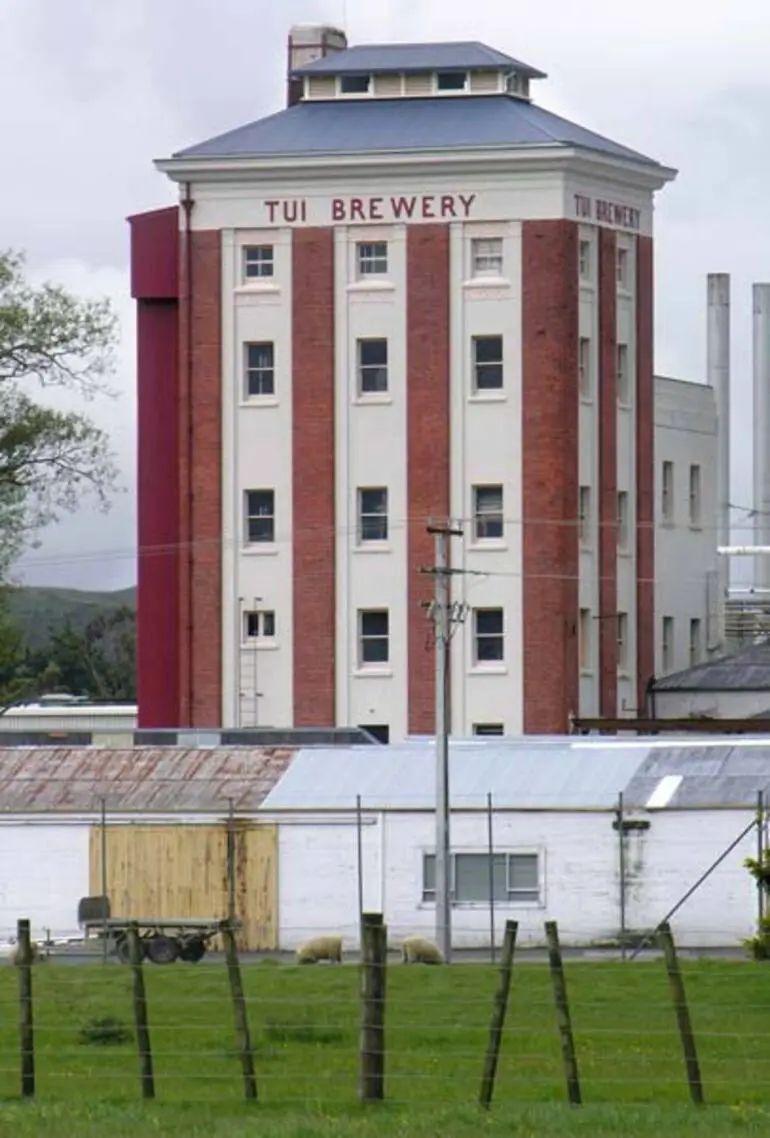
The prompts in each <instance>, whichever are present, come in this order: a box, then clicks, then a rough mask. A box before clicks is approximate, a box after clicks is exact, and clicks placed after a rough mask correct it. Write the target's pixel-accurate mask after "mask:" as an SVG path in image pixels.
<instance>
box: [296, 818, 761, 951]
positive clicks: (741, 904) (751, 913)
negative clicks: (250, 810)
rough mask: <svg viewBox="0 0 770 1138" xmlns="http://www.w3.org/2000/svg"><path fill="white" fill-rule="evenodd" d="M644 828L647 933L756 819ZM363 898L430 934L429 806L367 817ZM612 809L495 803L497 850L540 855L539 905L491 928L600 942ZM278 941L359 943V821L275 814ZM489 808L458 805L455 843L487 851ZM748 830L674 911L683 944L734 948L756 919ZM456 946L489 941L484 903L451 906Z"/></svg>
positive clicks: (639, 850) (502, 916) (608, 927)
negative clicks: (463, 809) (552, 927)
mask: <svg viewBox="0 0 770 1138" xmlns="http://www.w3.org/2000/svg"><path fill="white" fill-rule="evenodd" d="M635 816H636V817H645V818H647V819H648V820H649V821H650V823H651V826H650V829H649V830H648V831H646V832H643V833H641V834H632V835H630V836H629V837H628V839H627V841H628V845H627V866H628V869H627V873H628V877H627V917H626V927H627V929H629V930H634V931H636V932H639V931H642V932H644V931H648V930H649V929H651V928H654V927H655V926H656V925H657V924H658V922H659V921H661V920H662V919H663V918H664V917H665V915H666V913H667V912H668V911H669V910H670V909H671V908H673V906H674V905H675V904H676V903H677V901H678V900H679V899H680V898H681V897H682V896H683V895H684V893H685V892H686V891H687V890H688V889H689V888H690V887H691V886H692V885H694V884H695V882H696V881H697V879H698V878H699V877H700V876H701V874H702V873H703V872H704V871H705V870H707V869H708V867H709V866H710V865H711V863H712V862H713V861H715V860H716V859H717V858H718V857H719V855H720V854H721V853H722V852H723V851H724V849H726V848H727V846H729V844H730V843H731V842H732V841H733V840H734V839H735V838H736V837H737V836H738V834H739V833H740V832H741V830H742V829H743V827H744V826H746V825H747V824H748V823H749V822H750V821H751V818H752V812H750V811H718V810H713V811H708V812H702V811H692V812H686V811H658V812H655V813H649V814H646V815H635ZM365 817H366V818H367V820H368V821H369V822H370V825H367V826H366V827H365V828H364V850H365V854H364V898H365V900H364V904H365V907H369V906H376V905H381V906H382V911H383V913H384V917H385V922H386V924H387V925H388V936H389V940H390V941H391V942H398V941H399V940H400V939H402V938H403V937H404V936H407V935H409V934H423V935H426V936H428V937H431V938H433V936H434V929H435V924H434V921H435V909H434V906H433V904H426V903H423V901H422V876H421V874H422V869H421V866H422V855H423V852H427V851H432V850H433V849H434V848H435V823H434V819H433V816H432V815H431V814H429V813H410V814H406V813H387V814H380V815H365ZM613 821H614V813H612V812H606V813H569V812H564V813H556V812H542V813H539V812H527V813H519V814H517V813H511V812H505V813H504V812H500V813H498V814H497V815H496V816H495V820H494V844H495V849H496V850H497V851H503V850H507V851H512V852H526V853H530V852H539V853H540V854H541V880H542V896H541V904H539V905H535V904H525V905H521V904H512V905H507V906H504V905H499V906H497V907H496V936H497V939H498V940H501V939H502V933H503V927H504V923H505V921H506V919H515V920H517V921H518V922H519V937H518V941H519V943H520V944H521V945H523V946H532V945H538V944H541V943H542V942H543V939H544V936H543V923H544V922H545V921H546V920H556V921H558V923H559V931H560V937H561V939H562V942H563V943H564V944H567V945H590V944H599V943H602V942H606V941H608V940H611V939H612V938H615V937H617V935H618V932H619V928H620V876H619V843H618V835H617V833H616V831H615V830H614V829H613V825H612V824H613ZM279 825H280V831H279V833H280V836H279V851H280V897H279V943H280V947H281V948H282V949H290V950H291V949H295V948H296V947H297V946H298V945H299V944H300V943H301V941H302V940H303V939H304V938H305V937H307V936H310V935H314V934H319V933H322V932H329V933H331V932H337V933H340V934H341V935H343V937H344V939H345V941H346V945H347V947H348V948H349V949H352V948H355V947H356V945H357V943H358V925H357V921H358V916H357V913H358V910H357V897H358V885H357V881H358V877H357V868H356V864H357V863H356V845H355V826H354V825H351V824H350V823H349V822H348V823H345V824H341V823H337V824H336V825H334V824H326V825H322V824H316V825H314V824H312V821H311V820H309V819H308V821H307V822H306V823H304V824H302V825H297V824H295V823H290V824H280V823H279ZM486 825H487V823H486V816H485V815H484V814H483V813H478V814H470V813H464V814H456V815H454V816H453V818H452V849H453V850H455V851H458V852H461V851H467V852H477V853H483V852H485V851H486V849H487V830H486ZM755 842H756V838H755V837H754V836H753V834H750V835H749V836H748V837H747V838H746V840H745V841H744V842H743V843H742V844H741V845H739V846H738V847H737V848H736V849H735V850H734V851H733V853H732V854H730V855H729V856H728V858H727V859H726V860H725V861H724V862H723V863H722V865H721V866H720V867H719V868H718V869H717V870H716V871H715V872H714V875H713V877H712V878H711V879H710V880H709V881H708V882H707V883H706V884H705V885H704V886H703V887H702V888H701V890H699V892H698V893H696V894H695V895H694V896H693V897H692V898H691V899H690V900H689V901H688V902H686V904H685V905H684V907H683V908H682V909H681V910H680V912H679V913H678V915H677V916H676V917H675V919H674V920H673V921H672V926H673V929H674V932H675V935H676V937H677V940H678V942H679V943H680V944H681V945H682V946H690V947H698V946H703V947H726V946H733V947H738V945H739V944H740V941H741V940H742V939H743V938H744V937H748V936H751V935H752V933H753V931H754V928H753V926H754V923H755V921H756V889H755V888H754V885H753V882H752V879H751V878H750V876H749V874H748V872H747V870H746V869H745V868H744V867H743V859H744V858H745V857H747V856H751V854H752V852H753V849H754V847H755ZM452 921H453V944H454V945H455V946H456V947H458V948H482V947H486V946H488V945H489V935H490V934H489V907H488V905H487V904H486V903H480V904H477V905H473V906H470V905H466V906H456V907H455V908H454V910H453V918H452Z"/></svg>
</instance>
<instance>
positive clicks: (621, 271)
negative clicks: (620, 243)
mask: <svg viewBox="0 0 770 1138" xmlns="http://www.w3.org/2000/svg"><path fill="white" fill-rule="evenodd" d="M616 264H617V272H618V288H620V289H627V288H628V249H618V255H617V262H616Z"/></svg>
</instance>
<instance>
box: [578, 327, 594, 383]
mask: <svg viewBox="0 0 770 1138" xmlns="http://www.w3.org/2000/svg"><path fill="white" fill-rule="evenodd" d="M578 386H579V389H580V394H581V395H582V396H583V397H584V398H589V397H590V395H591V388H592V383H591V337H590V336H581V337H580V339H579V340H578Z"/></svg>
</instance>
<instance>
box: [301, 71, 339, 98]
mask: <svg viewBox="0 0 770 1138" xmlns="http://www.w3.org/2000/svg"><path fill="white" fill-rule="evenodd" d="M305 93H306V97H307V98H308V99H333V98H334V97H335V95H336V94H337V82H336V80H335V78H334V76H333V75H310V76H309V77H308V80H307V86H306V88H305Z"/></svg>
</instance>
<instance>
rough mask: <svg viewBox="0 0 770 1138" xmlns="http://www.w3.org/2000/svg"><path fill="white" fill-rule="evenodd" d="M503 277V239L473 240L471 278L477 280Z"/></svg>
mask: <svg viewBox="0 0 770 1138" xmlns="http://www.w3.org/2000/svg"><path fill="white" fill-rule="evenodd" d="M502 275H503V239H502V237H472V238H471V276H472V277H473V278H474V279H476V280H481V279H483V280H486V279H489V278H492V279H494V278H498V277H502Z"/></svg>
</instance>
